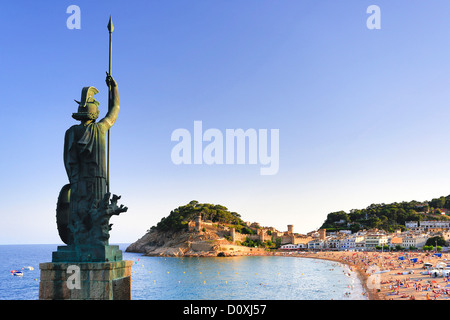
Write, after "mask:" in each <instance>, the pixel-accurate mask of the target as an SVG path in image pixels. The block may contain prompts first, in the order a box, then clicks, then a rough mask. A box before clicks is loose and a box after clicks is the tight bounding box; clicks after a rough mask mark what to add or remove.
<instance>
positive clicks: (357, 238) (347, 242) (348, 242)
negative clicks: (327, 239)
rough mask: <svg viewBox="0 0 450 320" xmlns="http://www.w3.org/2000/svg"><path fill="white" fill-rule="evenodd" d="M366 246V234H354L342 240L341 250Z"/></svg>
mask: <svg viewBox="0 0 450 320" xmlns="http://www.w3.org/2000/svg"><path fill="white" fill-rule="evenodd" d="M363 248H364V236H362V235H353V236H348V237H346V238H344V239H342V241H341V246H340V250H347V251H354V250H362V249H363Z"/></svg>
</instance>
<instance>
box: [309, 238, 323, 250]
mask: <svg viewBox="0 0 450 320" xmlns="http://www.w3.org/2000/svg"><path fill="white" fill-rule="evenodd" d="M324 248H325V241H323V240H320V239H315V240H312V241H309V242H308V249H311V250H322V249H324Z"/></svg>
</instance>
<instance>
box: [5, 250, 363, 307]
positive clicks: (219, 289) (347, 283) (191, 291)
mask: <svg viewBox="0 0 450 320" xmlns="http://www.w3.org/2000/svg"><path fill="white" fill-rule="evenodd" d="M56 247H57V245H0V300H36V299H38V295H39V275H40V271H39V263H41V262H50V261H51V255H52V251H55V250H56ZM120 247H121V249H122V250H123V255H124V260H131V261H133V267H132V298H133V299H134V300H175V299H176V300H202V299H206V300H330V299H334V300H361V299H366V296H365V295H363V290H362V287H361V284H360V282H359V280H358V279H357V278H356V275H355V274H353V273H352V274H351V276H347V275H346V274H348V272H349V271H348V269H347V268H346V267H345V266H343V265H341V264H338V263H335V262H329V261H324V260H316V259H305V258H295V257H233V258H164V257H145V256H142V255H141V254H136V253H127V252H125V248H126V247H127V245H125V244H123V245H120ZM25 266H32V267H34V270H22V268H23V267H25ZM13 269H15V270H21V271H23V274H24V275H23V277H15V276H12V275H11V274H10V270H13ZM344 270H345V272H344ZM346 293H347V294H346ZM349 293H350V294H349Z"/></svg>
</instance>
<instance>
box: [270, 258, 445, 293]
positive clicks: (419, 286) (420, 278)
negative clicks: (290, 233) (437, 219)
mask: <svg viewBox="0 0 450 320" xmlns="http://www.w3.org/2000/svg"><path fill="white" fill-rule="evenodd" d="M277 255H283V256H291V257H300V258H309V259H322V260H329V261H334V262H339V263H342V264H345V265H347V266H349V268H350V270H352V271H354V272H356V274H357V276H358V278H359V279H360V281H361V285H362V286H363V289H364V290H365V292H366V293H367V295H368V300H450V277H448V278H446V277H431V276H430V275H428V274H422V273H421V272H424V271H426V269H423V268H422V266H423V264H424V263H426V262H427V263H431V264H432V265H433V266H435V265H436V263H437V262H439V261H446V262H447V261H448V258H449V254H448V253H442V256H441V257H436V256H433V254H432V253H422V252H393V253H391V252H383V253H380V252H342V251H334V252H332V251H329V252H316V253H291V254H277ZM410 259H417V260H416V261H415V262H412V261H411V260H410ZM376 270H378V272H375V271H376ZM370 277H372V281H370ZM369 281H370V283H369ZM372 286H373V288H370V287H372Z"/></svg>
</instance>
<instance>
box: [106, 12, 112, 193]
mask: <svg viewBox="0 0 450 320" xmlns="http://www.w3.org/2000/svg"><path fill="white" fill-rule="evenodd" d="M108 31H109V75H111V69H112V33H113V31H114V25H113V23H112V19H111V16H109V22H108ZM110 108H111V86H109V87H108V111H109V109H110ZM110 131H111V129H109V130H108V155H107V158H106V159H107V169H106V170H107V173H106V175H107V176H106V192H108V193H109V168H110V163H109V154H110V140H111V132H110Z"/></svg>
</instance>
